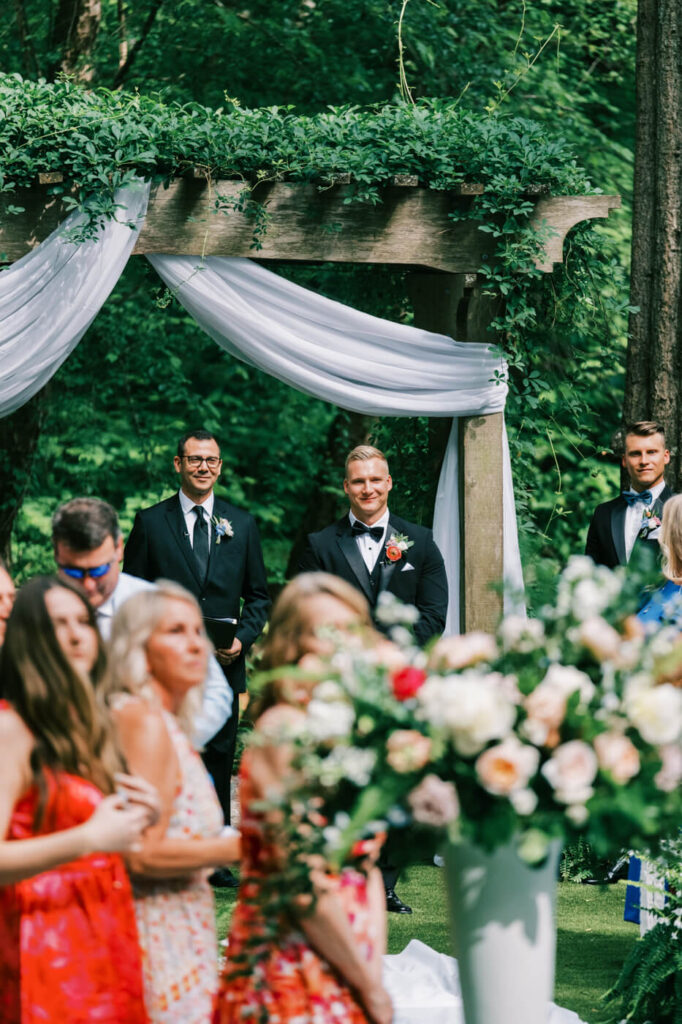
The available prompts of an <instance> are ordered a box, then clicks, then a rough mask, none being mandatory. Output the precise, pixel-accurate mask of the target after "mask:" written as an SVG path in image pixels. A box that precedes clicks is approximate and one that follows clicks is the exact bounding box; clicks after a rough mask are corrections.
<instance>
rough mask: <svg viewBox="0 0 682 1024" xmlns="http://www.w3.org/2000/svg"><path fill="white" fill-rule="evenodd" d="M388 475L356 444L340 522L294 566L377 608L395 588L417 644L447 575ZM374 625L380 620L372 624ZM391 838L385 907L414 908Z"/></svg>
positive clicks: (438, 628) (440, 609)
mask: <svg viewBox="0 0 682 1024" xmlns="http://www.w3.org/2000/svg"><path fill="white" fill-rule="evenodd" d="M392 487H393V481H392V480H391V475H390V473H389V471H388V463H387V461H386V456H385V455H384V454H383V452H381V451H379V449H378V448H372V447H370V446H369V445H361V446H359V447H357V448H354V449H353V451H352V452H350V454H349V455H348V458H347V459H346V473H345V478H344V481H343V489H344V491H345V492H346V495H347V497H348V501H349V503H350V509H349V512H348V514H347V515H344V516H343V517H342V518H341V519H339V520H338V522H336V523H333V524H332V525H331V526H327V527H326V528H325V529H324V530H320V531H319V533H311V534H309V535H308V544H307V547H306V550H305V552H304V554H303V557H302V560H301V562H300V564H299V572H315V571H320V570H321V571H323V572H330V573H333V574H334V575H335V576H340V577H341V578H342V579H344V580H346V581H347V582H348V583H351V584H352V585H353V586H354V587H356V588H357V589H358V590H360V591H362V593H363V594H364V595H365V597H366V598H367V600H368V602H369V605H370V608H371V610H372V613H373V614H374V612H375V610H376V607H377V602H378V600H379V595H380V594H382V593H383V592H384V591H386V592H388V593H390V594H394V595H395V596H396V597H398V598H400V600H401V601H403V602H405V603H406V604H411V605H414V607H415V608H417V610H418V611H419V620H418V622H417V623H416V626H415V636H416V639H417V640H418V641H419V643H420V644H425V643H426V642H427V641H428V640H430V639H431V638H432V637H434V636H437V635H438V634H440V633H442V632H443V629H444V627H445V616H446V613H447V608H448V581H447V577H446V575H445V566H444V564H443V557H442V555H441V553H440V551H439V550H438V548H437V547H436V544H435V543H434V540H433V537H432V535H431V531H430V530H428V529H426V527H424V526H417V525H416V524H415V523H409V522H407V520H405V519H401V518H400V517H399V516H396V515H394V514H393V513H392V512H389V510H388V495H389V493H390V491H391V489H392ZM377 626H378V627H379V629H382V628H383V627H382V624H381V623H379V622H378V623H377ZM391 845H392V841H391V839H389V844H388V845H387V847H386V848H385V850H386V852H385V854H384V855H383V856H382V859H381V860H380V862H379V866H380V867H381V872H382V875H383V878H384V888H385V890H386V908H387V910H389V911H392V912H394V913H399V914H409V913H411V909H410V907H408V906H407V904H405V903H403V901H402V900H401V899H400V898H399V897H398V896H397V894H396V892H395V884H396V881H397V878H398V870H397V868H396V867H395V866H394V865H393V864H391V863H390V861H391Z"/></svg>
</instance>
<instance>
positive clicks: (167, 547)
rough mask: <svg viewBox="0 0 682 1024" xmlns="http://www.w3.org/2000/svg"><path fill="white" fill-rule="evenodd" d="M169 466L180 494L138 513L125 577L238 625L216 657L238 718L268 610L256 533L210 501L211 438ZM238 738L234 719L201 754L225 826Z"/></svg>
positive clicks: (184, 444) (196, 438)
mask: <svg viewBox="0 0 682 1024" xmlns="http://www.w3.org/2000/svg"><path fill="white" fill-rule="evenodd" d="M173 465H174V467H175V472H176V473H177V474H178V477H179V480H180V489H179V491H178V492H177V493H176V494H174V495H173V496H172V497H170V498H167V499H166V500H165V501H161V502H159V504H158V505H153V506H152V507H151V508H146V509H143V510H142V511H141V512H138V513H137V515H136V517H135V523H134V524H133V529H132V531H131V533H130V537H129V538H128V542H127V544H126V547H125V555H124V562H123V569H124V571H125V572H127V573H131V574H132V575H133V576H140V577H142V578H143V579H146V580H152V581H153V580H156V579H159V578H164V579H169V580H174V581H175V582H176V583H180V584H182V586H183V587H186V588H187V590H189V591H191V593H193V594H194V595H195V597H196V598H197V600H198V601H199V604H200V607H201V610H202V613H203V614H204V615H205V616H208V617H211V618H220V619H224V618H232V619H236V620H238V625H237V632H236V636H235V639H234V642H233V643H232V645H231V647H229V648H225V649H219V650H217V651H216V657H217V658H218V661H219V662H220V664H221V665H222V667H223V671H224V673H225V676H226V678H227V680H228V683H229V684H230V686H231V688H232V691H233V693H234V695H235V701H234V706H235V712H236V708H237V704H238V695H239V694H240V693H243V692H244V691H245V690H246V668H245V655H246V654H247V652H248V650H249V648H250V647H251V645H252V644H253V642H254V641H255V640H256V639H257V637H258V635H259V634H260V632H261V630H262V629H263V626H264V625H265V622H266V619H267V616H268V611H269V609H270V596H269V592H268V586H267V577H266V573H265V565H264V563H263V554H262V551H261V546H260V539H259V536H258V528H257V526H256V522H255V520H254V518H253V516H251V515H249V513H248V512H245V511H243V510H242V509H239V508H236V507H235V506H234V505H231V504H229V503H228V502H226V501H224V500H223V499H222V498H219V497H218V496H217V495H216V494H215V493H214V487H215V484H216V482H217V480H218V478H219V476H220V472H221V469H222V459H221V457H220V447H219V446H218V442H217V440H216V438H215V437H214V436H213V434H210V433H209V432H208V431H206V430H193V431H189V432H188V433H187V434H185V435H184V436H183V437H181V438H180V441H179V443H178V449H177V454H176V455H175V458H174V460H173ZM240 605H241V608H240ZM236 734H237V714H236V713H235V714H234V715H233V716H232V717H231V718H230V720H229V721H228V722H227V723H226V724H225V728H224V729H222V730H221V731H220V732H219V733H218V735H217V736H215V737H214V738H213V740H212V741H211V743H210V744H209V745H208V746H207V748H206V750H205V752H204V761H205V762H206V766H207V768H208V770H209V772H210V773H211V775H212V776H213V780H214V782H215V785H216V790H217V793H218V797H219V799H220V803H221V805H222V808H223V813H224V814H225V820H226V822H229V820H230V779H231V775H232V763H233V760H234V751H235V742H236Z"/></svg>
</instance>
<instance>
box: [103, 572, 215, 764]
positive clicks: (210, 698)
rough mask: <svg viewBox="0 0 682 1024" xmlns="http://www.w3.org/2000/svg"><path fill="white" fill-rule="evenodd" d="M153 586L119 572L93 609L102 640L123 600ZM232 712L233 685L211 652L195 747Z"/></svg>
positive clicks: (203, 743) (195, 725) (201, 744)
mask: <svg viewBox="0 0 682 1024" xmlns="http://www.w3.org/2000/svg"><path fill="white" fill-rule="evenodd" d="M154 589H155V584H154V583H150V582H149V581H148V580H143V579H140V577H139V576H131V575H130V574H129V573H127V572H122V573H121V575H120V576H119V578H118V583H117V584H116V589H115V590H114V592H113V594H112V595H111V597H110V598H109V599H108V600H107V601H105V602H104V604H103V605H101V607H99V608H97V609H96V615H97V625H98V626H99V631H100V633H101V634H102V637H103V638H104V640H105V642H108V641H109V637H110V636H111V622H112V619H113V617H114V615H115V614H116V612H117V611H118V609H119V608H120V607H121V605H122V604H123V603H124V601H127V600H128V598H129V597H132V596H133V594H139V593H141V592H142V591H143V590H154ZM231 714H232V688H231V687H230V686H228V683H227V679H226V678H225V675H224V673H223V670H222V669H221V667H220V665H219V664H218V662H217V661H216V659H215V658H214V657H213V655H211V657H210V658H209V661H208V671H207V672H206V678H205V679H204V686H203V697H202V704H201V711H200V712H199V714H198V715H197V717H196V718H195V720H194V736H193V741H194V746H195V747H196V748H197V750H200V749H201V748H202V747H204V746H206V744H207V743H208V741H209V740H210V739H212V737H213V736H215V734H216V733H217V732H218V730H219V729H222V727H223V725H224V724H225V722H226V721H227V720H228V718H229V717H230V715H231Z"/></svg>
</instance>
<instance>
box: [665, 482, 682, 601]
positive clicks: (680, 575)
mask: <svg viewBox="0 0 682 1024" xmlns="http://www.w3.org/2000/svg"><path fill="white" fill-rule="evenodd" d="M660 544H661V548H662V550H663V573H664V575H665V576H667V577H668V579H669V580H673V581H674V582H675V583H682V494H675V495H674V496H673V497H672V498H668V500H667V501H666V503H665V505H664V506H663V518H662V520H661V540H660Z"/></svg>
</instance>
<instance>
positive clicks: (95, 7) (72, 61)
mask: <svg viewBox="0 0 682 1024" xmlns="http://www.w3.org/2000/svg"><path fill="white" fill-rule="evenodd" d="M101 20H102V2H101V0H59V4H58V6H57V13H56V15H55V19H54V26H53V29H52V38H51V40H50V43H51V48H52V50H53V51H54V53H56V54H58V57H57V58H56V60H55V63H54V64H53V65H52V68H51V77H54V76H55V75H56V74H57V72H59V71H63V72H64V73H65V74H67V75H73V76H74V77H75V78H76V79H77V81H79V82H85V83H87V82H90V81H91V80H92V77H93V74H94V68H93V66H92V63H91V61H90V55H91V53H92V50H93V47H94V45H95V40H96V38H97V32H98V31H99V26H100V22H101Z"/></svg>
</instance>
